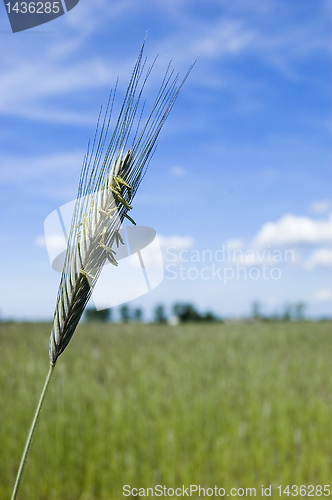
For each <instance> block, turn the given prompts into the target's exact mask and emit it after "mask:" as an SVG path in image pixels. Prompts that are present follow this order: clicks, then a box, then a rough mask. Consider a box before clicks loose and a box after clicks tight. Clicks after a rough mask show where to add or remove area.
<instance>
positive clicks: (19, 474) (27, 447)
mask: <svg viewBox="0 0 332 500" xmlns="http://www.w3.org/2000/svg"><path fill="white" fill-rule="evenodd" d="M54 366H55V365H52V364H50V369H49V371H48V374H47V377H46V380H45V384H44V387H43V390H42V393H41V395H40V398H39V402H38V406H37V408H36V412H35V415H34V417H33V420H32V424H31V427H30V431H29V434H28V437H27V440H26V443H25V447H24V451H23V455H22V458H21V463H20V466H19V469H18V472H17V476H16V481H15V486H14V489H13V494H12V497H11V500H15V499H16V497H17V492H18V489H19V486H20V482H21V479H22V475H23V470H24V466H25V462H26V460H27V456H28V454H29V450H30V446H31V442H32V438H33V433H34V432H35V428H36V424H37V421H38V417H39V414H40V410H41V407H42V405H43V401H44V397H45V394H46V391H47V387H48V384H49V381H50V379H51V376H52V373H53V370H54Z"/></svg>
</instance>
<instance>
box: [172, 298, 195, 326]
mask: <svg viewBox="0 0 332 500" xmlns="http://www.w3.org/2000/svg"><path fill="white" fill-rule="evenodd" d="M173 313H174V316H177V317H178V318H179V320H180V321H181V322H183V323H184V322H187V321H201V319H202V317H201V315H200V314H199V312H197V311H196V309H195V307H194V306H193V305H192V304H181V303H178V304H174V306H173Z"/></svg>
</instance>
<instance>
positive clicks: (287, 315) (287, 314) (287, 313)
mask: <svg viewBox="0 0 332 500" xmlns="http://www.w3.org/2000/svg"><path fill="white" fill-rule="evenodd" d="M292 309H293V308H292V304H289V303H287V304H285V307H284V312H283V314H282V319H283V320H284V321H290V320H291V319H292Z"/></svg>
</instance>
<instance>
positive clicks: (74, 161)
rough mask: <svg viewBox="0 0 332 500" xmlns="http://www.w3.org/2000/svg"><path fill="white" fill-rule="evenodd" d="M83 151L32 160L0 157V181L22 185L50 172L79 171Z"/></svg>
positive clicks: (44, 156)
mask: <svg viewBox="0 0 332 500" xmlns="http://www.w3.org/2000/svg"><path fill="white" fill-rule="evenodd" d="M84 154H85V152H84V151H71V152H66V153H61V154H54V155H43V156H37V157H32V158H21V157H8V156H7V157H6V156H2V157H1V158H0V160H1V170H0V181H2V182H3V181H5V182H8V181H9V182H15V183H18V184H22V182H23V181H25V180H27V179H36V178H38V177H43V176H45V175H50V174H51V173H52V172H54V171H56V172H59V171H62V172H63V171H65V172H68V170H70V169H71V170H74V171H75V169H77V171H78V172H79V169H80V167H81V165H82V162H83V158H84Z"/></svg>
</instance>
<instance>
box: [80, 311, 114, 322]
mask: <svg viewBox="0 0 332 500" xmlns="http://www.w3.org/2000/svg"><path fill="white" fill-rule="evenodd" d="M84 317H85V319H86V321H89V322H93V321H95V322H100V321H101V322H104V323H105V322H107V321H111V318H112V313H111V309H101V310H100V311H97V309H95V308H94V307H90V308H89V309H86V311H85V314H84Z"/></svg>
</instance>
